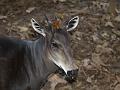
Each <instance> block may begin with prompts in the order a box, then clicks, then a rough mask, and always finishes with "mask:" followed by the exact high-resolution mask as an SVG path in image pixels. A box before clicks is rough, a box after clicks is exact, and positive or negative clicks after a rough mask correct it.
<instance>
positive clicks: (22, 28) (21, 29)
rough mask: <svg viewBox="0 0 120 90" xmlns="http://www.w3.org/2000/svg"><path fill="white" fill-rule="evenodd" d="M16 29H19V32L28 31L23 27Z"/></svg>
mask: <svg viewBox="0 0 120 90" xmlns="http://www.w3.org/2000/svg"><path fill="white" fill-rule="evenodd" d="M17 28H18V29H20V32H27V31H28V28H27V27H24V26H18V27H17Z"/></svg>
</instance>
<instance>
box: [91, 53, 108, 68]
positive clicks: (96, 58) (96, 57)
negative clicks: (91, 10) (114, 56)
mask: <svg viewBox="0 0 120 90" xmlns="http://www.w3.org/2000/svg"><path fill="white" fill-rule="evenodd" d="M92 61H93V62H94V63H95V64H96V65H97V66H101V65H103V66H106V65H105V64H104V63H103V61H102V60H101V59H100V55H99V54H96V53H93V54H92Z"/></svg>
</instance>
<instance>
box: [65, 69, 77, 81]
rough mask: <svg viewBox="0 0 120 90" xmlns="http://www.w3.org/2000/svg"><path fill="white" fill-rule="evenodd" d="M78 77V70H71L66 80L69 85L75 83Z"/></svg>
mask: <svg viewBox="0 0 120 90" xmlns="http://www.w3.org/2000/svg"><path fill="white" fill-rule="evenodd" d="M77 75H78V69H75V70H71V71H68V72H67V75H66V77H65V79H66V80H67V81H68V82H69V83H72V82H74V81H75V80H76V78H77Z"/></svg>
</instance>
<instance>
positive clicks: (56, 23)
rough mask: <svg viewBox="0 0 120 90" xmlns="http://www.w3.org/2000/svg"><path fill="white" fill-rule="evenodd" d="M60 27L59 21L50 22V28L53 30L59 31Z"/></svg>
mask: <svg viewBox="0 0 120 90" xmlns="http://www.w3.org/2000/svg"><path fill="white" fill-rule="evenodd" d="M60 26H61V21H60V20H54V21H53V22H52V28H53V29H54V30H59V29H60Z"/></svg>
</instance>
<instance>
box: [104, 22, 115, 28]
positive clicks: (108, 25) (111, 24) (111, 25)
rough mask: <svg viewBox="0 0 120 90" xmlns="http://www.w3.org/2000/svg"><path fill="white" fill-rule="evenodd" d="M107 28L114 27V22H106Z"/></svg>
mask: <svg viewBox="0 0 120 90" xmlns="http://www.w3.org/2000/svg"><path fill="white" fill-rule="evenodd" d="M105 26H106V27H114V25H113V23H112V22H106V24H105Z"/></svg>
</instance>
